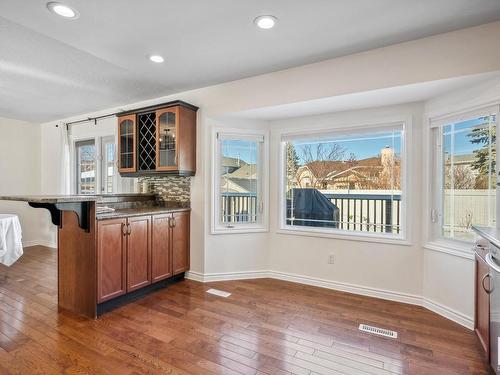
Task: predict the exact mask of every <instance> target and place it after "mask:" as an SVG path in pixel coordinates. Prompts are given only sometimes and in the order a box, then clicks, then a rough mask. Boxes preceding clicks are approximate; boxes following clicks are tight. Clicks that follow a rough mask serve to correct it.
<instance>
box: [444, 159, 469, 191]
mask: <svg viewBox="0 0 500 375" xmlns="http://www.w3.org/2000/svg"><path fill="white" fill-rule="evenodd" d="M445 173H446V176H445V182H444V187H445V189H451V188H452V187H453V188H454V189H458V190H466V189H474V188H475V185H476V173H474V170H473V169H472V168H471V166H469V165H454V166H453V167H451V166H448V167H447V168H446V172H445ZM452 177H453V186H451V181H452Z"/></svg>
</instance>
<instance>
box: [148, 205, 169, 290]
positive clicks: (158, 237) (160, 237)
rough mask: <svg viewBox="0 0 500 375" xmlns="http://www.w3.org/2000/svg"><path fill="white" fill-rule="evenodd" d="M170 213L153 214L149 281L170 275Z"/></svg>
mask: <svg viewBox="0 0 500 375" xmlns="http://www.w3.org/2000/svg"><path fill="white" fill-rule="evenodd" d="M171 218H172V215H170V214H169V215H158V216H153V235H152V249H151V281H152V282H156V281H160V280H163V279H166V278H168V277H170V276H172V252H171V245H170V242H171V239H172V236H171V231H170V220H171Z"/></svg>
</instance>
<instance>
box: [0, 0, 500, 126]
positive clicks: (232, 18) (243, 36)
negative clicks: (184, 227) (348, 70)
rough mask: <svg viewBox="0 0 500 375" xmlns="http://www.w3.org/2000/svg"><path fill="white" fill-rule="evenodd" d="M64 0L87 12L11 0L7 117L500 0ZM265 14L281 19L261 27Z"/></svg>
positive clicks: (302, 54)
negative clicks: (258, 21)
mask: <svg viewBox="0 0 500 375" xmlns="http://www.w3.org/2000/svg"><path fill="white" fill-rule="evenodd" d="M60 1H61V2H65V3H66V4H68V5H70V6H72V7H74V8H75V9H77V10H78V11H79V12H80V18H78V19H77V20H66V19H62V18H59V17H57V16H55V15H53V14H51V13H49V12H48V11H47V9H46V1H44V0H22V1H20V0H1V1H0V14H1V17H0V117H8V118H16V119H22V120H27V121H35V122H43V121H48V120H52V119H59V118H63V117H67V116H71V115H76V114H80V113H85V112H89V111H96V110H100V109H105V108H108V107H112V106H119V105H123V104H128V103H132V102H135V101H140V100H145V99H149V98H154V97H159V96H163V95H168V94H172V93H175V92H180V91H184V90H186V89H191V88H197V87H203V86H208V85H212V84H216V83H221V82H225V81H230V80H235V79H239V78H244V77H249V76H253V75H257V74H261V73H266V72H271V71H276V70H280V69H284V68H288V67H292V66H298V65H302V64H305V63H311V62H315V61H320V60H324V59H328V58H333V57H336V56H341V55H347V54H351V53H355V52H359V51H363V50H368V49H372V48H377V47H381V46H385V45H390V44H394V43H398V42H402V41H407V40H412V39H416V38H420V37H424V36H429V35H433V34H437V33H442V32H447V31H450V30H454V29H460V28H464V27H468V26H473V25H478V24H482V23H486V22H490V21H494V20H498V19H500V1H499V0H475V1H470V0H418V1H410V0H408V1H401V0H399V1H394V0H377V1H373V0H336V1H332V0H309V1H304V0H252V1H241V0H240V1H237V0H211V1H207V0H147V1H130V0H120V1H118V0H106V1H103V0H68V1H65V0H64V1H63V0H60ZM261 14H273V15H275V16H276V17H278V18H279V23H278V25H277V27H276V28H275V29H273V30H270V31H263V30H259V29H257V28H255V26H254V25H253V23H252V21H253V19H254V18H255V17H256V16H258V15H261ZM151 53H157V54H161V55H163V56H164V57H165V59H166V60H165V63H164V64H161V65H154V64H153V63H151V62H149V61H148V60H147V59H146V56H147V55H148V54H151Z"/></svg>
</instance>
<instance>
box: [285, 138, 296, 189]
mask: <svg viewBox="0 0 500 375" xmlns="http://www.w3.org/2000/svg"><path fill="white" fill-rule="evenodd" d="M297 169H299V155H298V154H297V151H296V150H295V146H294V145H293V144H292V143H291V142H287V143H286V175H287V176H288V180H293V179H294V178H295V175H296V174H297Z"/></svg>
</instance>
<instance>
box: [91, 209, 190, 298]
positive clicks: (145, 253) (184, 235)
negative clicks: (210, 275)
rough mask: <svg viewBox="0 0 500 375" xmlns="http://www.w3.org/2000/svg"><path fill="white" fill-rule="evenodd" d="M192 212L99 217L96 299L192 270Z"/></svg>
mask: <svg viewBox="0 0 500 375" xmlns="http://www.w3.org/2000/svg"><path fill="white" fill-rule="evenodd" d="M189 235H190V212H189V211H181V212H174V213H168V214H161V215H152V216H150V215H148V216H138V217H128V218H123V219H109V220H100V221H98V223H97V268H98V270H97V289H98V291H97V302H98V303H101V302H105V301H108V300H110V299H113V298H115V297H118V296H121V295H124V294H126V293H128V292H132V291H134V290H137V289H140V288H143V287H145V286H147V285H149V284H151V283H155V282H158V281H161V280H165V279H168V278H169V277H172V276H175V275H178V274H181V273H183V272H186V271H188V270H189Z"/></svg>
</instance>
